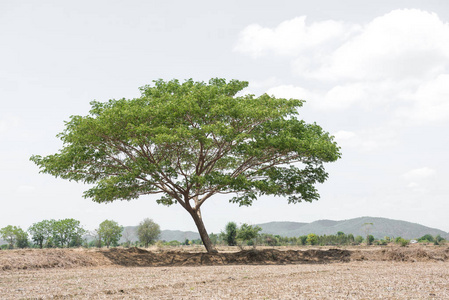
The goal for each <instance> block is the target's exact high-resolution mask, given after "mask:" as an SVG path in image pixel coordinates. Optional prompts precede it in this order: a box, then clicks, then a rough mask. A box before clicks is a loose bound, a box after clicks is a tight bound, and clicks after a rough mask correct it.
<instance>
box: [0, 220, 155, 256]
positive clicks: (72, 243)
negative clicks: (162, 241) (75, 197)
mask: <svg viewBox="0 0 449 300" xmlns="http://www.w3.org/2000/svg"><path fill="white" fill-rule="evenodd" d="M160 233H161V229H160V226H159V225H158V224H156V223H155V222H154V221H153V220H151V219H148V218H146V219H144V220H143V221H142V222H140V223H139V225H138V227H137V237H138V239H139V244H135V245H136V246H145V247H148V245H149V244H151V243H153V242H154V241H156V240H157V239H158V237H159V236H160ZM122 236H123V238H124V240H125V242H124V245H125V246H126V245H128V246H129V245H130V244H131V236H130V235H129V233H128V232H127V231H124V228H123V226H121V225H119V224H118V223H117V222H116V221H113V220H104V221H103V222H101V223H100V225H99V226H98V228H97V229H95V230H93V231H88V230H86V229H84V228H83V226H81V222H80V221H78V220H75V219H61V220H53V219H52V220H42V221H40V222H37V223H34V224H32V225H31V226H30V227H29V228H28V229H27V230H26V231H25V230H23V229H22V228H20V227H18V226H13V225H8V226H6V227H3V228H1V229H0V238H1V239H3V240H4V241H6V242H7V244H5V245H1V249H14V248H29V247H33V248H41V249H42V248H69V247H81V246H83V247H103V246H106V247H108V248H109V247H110V246H118V245H119V241H120V238H121V237H122ZM89 239H90V241H88V240H89Z"/></svg>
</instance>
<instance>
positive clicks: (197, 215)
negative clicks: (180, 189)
mask: <svg viewBox="0 0 449 300" xmlns="http://www.w3.org/2000/svg"><path fill="white" fill-rule="evenodd" d="M188 212H189V213H190V215H191V216H192V218H193V220H194V221H195V225H196V227H197V228H198V233H199V234H200V237H201V240H202V241H203V245H204V247H206V250H207V253H218V251H217V249H215V247H214V245H213V244H212V242H211V241H210V238H209V234H208V233H207V230H206V227H205V226H204V223H203V219H202V218H201V211H200V209H197V210H193V209H192V210H188Z"/></svg>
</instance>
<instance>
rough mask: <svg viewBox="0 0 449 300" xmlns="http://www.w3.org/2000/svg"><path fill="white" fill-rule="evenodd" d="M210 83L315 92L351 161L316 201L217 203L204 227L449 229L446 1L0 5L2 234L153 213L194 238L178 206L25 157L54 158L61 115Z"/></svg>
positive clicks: (312, 97)
mask: <svg viewBox="0 0 449 300" xmlns="http://www.w3.org/2000/svg"><path fill="white" fill-rule="evenodd" d="M212 77H223V78H227V79H240V80H247V81H249V82H250V86H249V87H248V89H247V90H246V92H247V93H254V94H256V95H260V94H262V93H264V92H267V93H268V94H272V95H275V96H278V97H287V98H299V99H304V100H306V101H307V102H306V103H305V105H304V107H303V108H302V109H301V110H300V116H301V117H302V118H304V119H305V120H306V121H308V122H317V123H318V124H320V125H321V126H322V127H323V128H324V129H325V130H326V131H328V132H330V133H331V134H333V135H334V136H335V138H336V140H337V142H338V143H339V145H340V146H341V147H342V153H343V156H342V159H340V160H339V161H337V162H335V163H332V164H328V165H327V170H328V171H329V173H330V176H329V179H328V181H326V182H325V183H324V184H322V185H319V191H320V194H321V199H320V200H319V201H316V202H313V203H301V204H296V205H293V204H292V205H289V204H287V201H286V199H283V198H262V199H259V200H258V201H257V202H255V203H254V205H253V206H252V207H249V208H239V207H238V205H235V204H230V203H228V200H227V198H224V197H216V198H212V199H209V200H208V201H207V202H206V203H205V204H204V206H203V216H204V220H205V224H206V228H207V229H208V231H209V232H215V233H217V232H219V231H220V230H222V229H223V228H224V226H225V224H226V223H227V222H228V221H235V222H237V223H243V222H246V223H250V224H257V223H263V222H270V221H296V222H311V221H315V220H319V219H331V220H344V219H350V218H356V217H361V216H374V217H386V218H393V219H399V220H405V221H411V222H417V223H420V224H423V225H426V226H429V227H435V228H438V229H442V230H444V231H449V221H448V213H449V202H448V198H449V197H448V196H449V184H448V182H449V172H448V169H449V158H448V157H449V156H448V152H449V151H448V150H449V134H448V129H449V1H437V0H435V1H434V0H428V1H392V0H388V1H361V0H354V1H334V0H327V1H260V0H259V1H143V0H141V1H139V0H131V1H111V0H108V1H91V0H89V1H83V0H79V1H59V0H56V1H44V0H41V1H20V0H17V1H3V0H0V101H1V102H0V103H1V105H0V154H1V155H0V204H1V206H0V228H2V227H4V226H6V225H17V226H21V227H22V228H24V229H26V228H28V227H29V226H30V225H31V224H32V223H34V222H38V221H41V220H43V219H62V218H75V219H78V220H80V221H81V223H82V224H83V225H84V227H85V228H87V229H94V228H96V227H97V226H98V224H99V223H100V222H102V221H103V220H105V219H113V220H115V221H117V222H119V223H120V224H121V225H125V226H126V225H137V224H138V223H139V222H140V221H141V220H142V219H144V218H147V217H148V218H152V219H153V220H154V221H155V222H157V223H158V224H160V226H161V228H162V229H180V230H193V231H196V227H195V225H194V223H193V220H191V218H190V216H189V215H188V214H187V212H185V211H184V210H183V209H182V208H181V207H180V206H179V207H176V206H172V207H168V208H167V207H165V206H160V205H157V204H156V203H155V200H156V198H155V196H146V197H141V198H140V199H138V200H133V201H131V202H127V201H117V202H114V203H110V204H97V203H94V202H92V201H91V200H89V199H84V198H82V192H83V191H84V190H86V189H87V186H85V185H83V184H81V183H75V182H68V181H65V180H62V179H55V178H53V177H52V176H50V175H43V174H39V173H38V171H39V170H38V168H37V166H35V165H34V164H33V163H32V162H30V161H29V157H30V156H31V155H33V154H39V155H49V154H53V153H55V152H56V151H58V149H60V148H61V146H62V144H61V142H60V141H59V140H58V139H57V138H56V137H55V136H56V134H57V133H59V132H61V131H62V129H63V128H64V121H67V120H68V119H69V117H70V116H71V115H86V114H87V113H88V111H89V108H90V106H89V102H90V101H92V100H94V99H95V100H99V101H107V100H108V99H111V98H122V97H125V98H133V97H137V96H139V90H138V88H139V87H140V86H143V85H145V84H149V83H151V82H152V80H155V79H158V78H162V79H165V80H169V79H173V78H177V79H180V80H184V79H187V78H193V79H194V80H197V81H202V80H204V81H207V80H209V79H210V78H212Z"/></svg>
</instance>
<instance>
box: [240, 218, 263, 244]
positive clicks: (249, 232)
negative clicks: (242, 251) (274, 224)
mask: <svg viewBox="0 0 449 300" xmlns="http://www.w3.org/2000/svg"><path fill="white" fill-rule="evenodd" d="M260 231H262V228H260V227H259V226H252V225H248V224H246V223H243V224H242V225H241V226H240V228H239V229H238V231H237V237H236V238H237V240H241V241H242V242H247V243H248V242H249V241H252V240H254V239H255V238H257V237H258V236H259V232H260Z"/></svg>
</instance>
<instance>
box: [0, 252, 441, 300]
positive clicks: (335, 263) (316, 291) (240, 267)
mask: <svg viewBox="0 0 449 300" xmlns="http://www.w3.org/2000/svg"><path fill="white" fill-rule="evenodd" d="M224 252H225V253H221V254H220V255H215V256H209V255H207V254H205V253H202V252H201V251H198V252H191V251H190V252H185V251H179V250H178V251H173V250H170V251H156V250H155V251H149V252H148V251H145V250H142V249H136V248H132V249H111V250H106V249H103V250H82V249H76V250H67V249H65V250H62V249H53V250H14V251H0V299H54V298H56V299H65V298H67V299H72V298H74V299H449V248H447V247H446V248H443V247H438V248H437V247H435V248H433V247H408V248H387V249H386V248H374V247H373V248H368V249H363V248H354V249H334V250H332V249H331V250H328V249H318V248H317V249H310V248H301V249H299V250H298V249H264V250H259V251H251V250H248V251H244V252H232V251H230V250H228V251H224Z"/></svg>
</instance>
